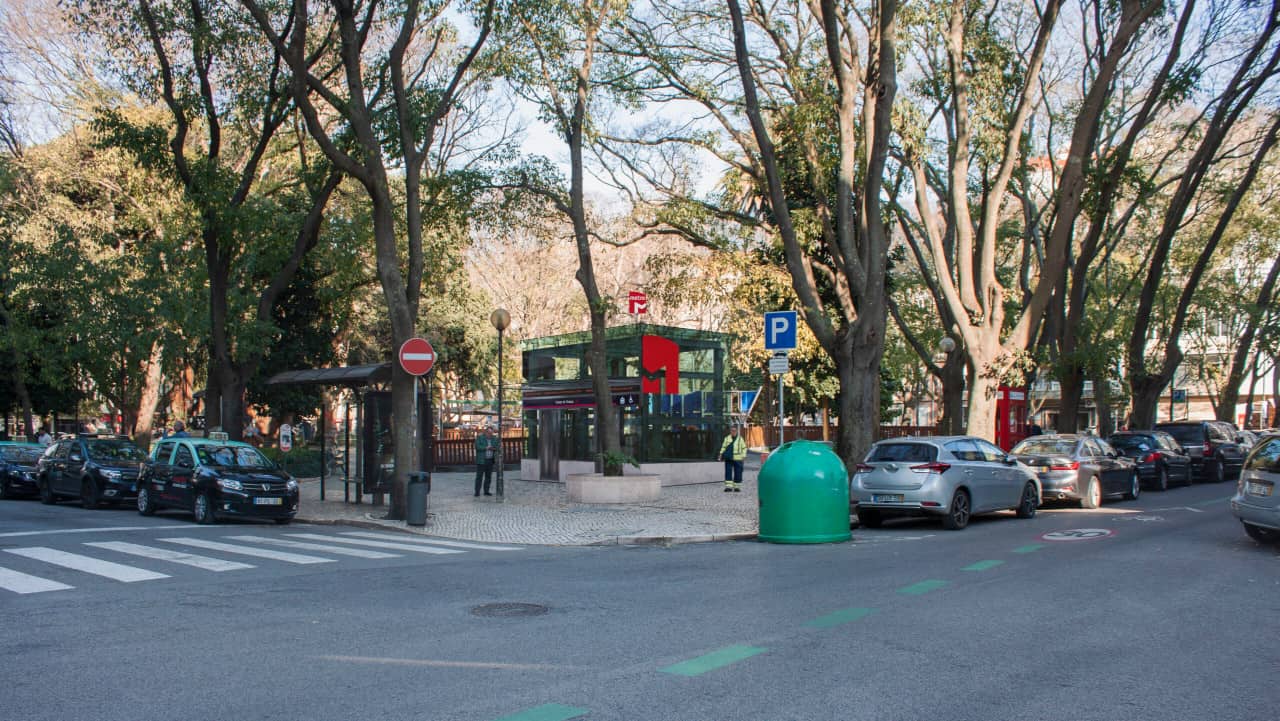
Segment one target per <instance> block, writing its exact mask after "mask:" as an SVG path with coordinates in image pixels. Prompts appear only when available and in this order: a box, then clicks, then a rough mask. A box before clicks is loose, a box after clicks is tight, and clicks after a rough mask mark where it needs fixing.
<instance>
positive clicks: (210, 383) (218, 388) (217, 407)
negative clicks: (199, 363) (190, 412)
mask: <svg viewBox="0 0 1280 721" xmlns="http://www.w3.org/2000/svg"><path fill="white" fill-rule="evenodd" d="M189 420H190V419H188V421H189ZM204 427H205V431H206V432H208V431H211V430H213V429H215V428H221V427H222V381H221V380H219V379H218V369H217V368H215V367H214V365H213V361H212V359H210V361H209V372H208V378H207V379H206V381H205V386H204Z"/></svg>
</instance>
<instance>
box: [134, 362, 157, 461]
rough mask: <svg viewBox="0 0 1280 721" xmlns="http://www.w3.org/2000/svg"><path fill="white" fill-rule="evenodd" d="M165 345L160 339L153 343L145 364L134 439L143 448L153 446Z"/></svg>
mask: <svg viewBox="0 0 1280 721" xmlns="http://www.w3.org/2000/svg"><path fill="white" fill-rule="evenodd" d="M163 360H164V346H162V345H160V342H159V341H156V342H154V343H152V344H151V357H150V358H148V359H147V362H146V363H145V364H144V371H143V380H142V392H141V393H140V395H139V397H138V410H137V413H136V415H135V417H136V418H137V419H138V422H137V425H136V426H135V427H134V436H133V440H134V442H135V443H137V444H138V445H139V446H141V447H142V448H144V449H146V448H150V446H151V429H152V428H153V427H154V425H155V418H156V405H157V404H159V402H160V381H161V379H162V377H163V373H162V371H163V370H164V366H163V363H162V361H163Z"/></svg>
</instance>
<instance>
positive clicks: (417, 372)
mask: <svg viewBox="0 0 1280 721" xmlns="http://www.w3.org/2000/svg"><path fill="white" fill-rule="evenodd" d="M435 363H436V352H435V349H433V348H432V347H431V344H430V343H428V342H427V339H426V338H410V339H409V340H407V341H405V342H404V345H402V346H400V367H401V368H403V369H404V372H405V373H408V374H409V375H411V376H423V375H426V374H427V372H428V371H430V370H431V366H433V365H435Z"/></svg>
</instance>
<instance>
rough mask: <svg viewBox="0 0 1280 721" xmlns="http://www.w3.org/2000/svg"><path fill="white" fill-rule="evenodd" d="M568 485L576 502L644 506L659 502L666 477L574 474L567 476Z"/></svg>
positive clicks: (566, 482)
mask: <svg viewBox="0 0 1280 721" xmlns="http://www.w3.org/2000/svg"><path fill="white" fill-rule="evenodd" d="M565 486H566V488H567V489H568V491H569V500H570V501H573V502H574V503H644V502H646V501H656V500H658V494H660V493H661V492H662V476H656V475H648V474H645V475H640V474H637V475H634V476H604V475H601V474H599V473H570V474H569V475H567V476H565Z"/></svg>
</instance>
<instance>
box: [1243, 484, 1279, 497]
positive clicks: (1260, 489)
mask: <svg viewBox="0 0 1280 721" xmlns="http://www.w3.org/2000/svg"><path fill="white" fill-rule="evenodd" d="M1271 489H1272V486H1270V485H1268V484H1266V483H1254V482H1252V481H1250V482H1249V483H1246V484H1244V492H1245V493H1248V494H1249V495H1251V496H1269V495H1271Z"/></svg>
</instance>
